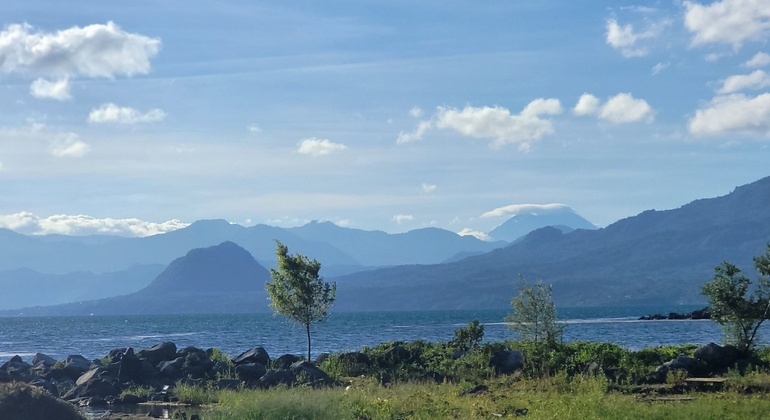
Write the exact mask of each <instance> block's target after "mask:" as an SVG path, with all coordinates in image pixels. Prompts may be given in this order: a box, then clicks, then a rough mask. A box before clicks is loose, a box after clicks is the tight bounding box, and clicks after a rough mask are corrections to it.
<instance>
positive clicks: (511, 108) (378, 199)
mask: <svg viewBox="0 0 770 420" xmlns="http://www.w3.org/2000/svg"><path fill="white" fill-rule="evenodd" d="M65 3H66V2H65ZM65 3H62V2H60V1H42V0H28V1H24V2H10V3H9V4H6V5H3V12H2V14H0V20H2V22H0V92H2V93H0V227H5V228H10V229H13V230H15V231H18V232H21V233H26V234H45V233H63V234H92V233H111V234H120V235H127V236H145V235H150V234H155V233H161V232H166V231H169V230H173V229H178V228H180V227H184V226H186V225H187V224H188V223H191V222H194V221H196V220H200V219H226V220H228V221H230V222H233V223H238V224H242V225H245V226H250V225H254V224H258V223H264V224H269V225H273V226H284V227H287V226H297V225H302V224H304V223H307V222H308V221H311V220H322V221H331V222H334V223H336V224H338V225H340V226H345V227H351V228H357V229H365V230H375V229H376V230H383V231H386V232H393V233H395V232H404V231H408V230H412V229H418V228H424V227H431V226H434V227H439V228H443V229H448V230H451V231H454V232H463V234H474V235H476V236H479V237H483V234H484V233H485V232H488V231H490V230H491V229H493V228H494V227H496V226H498V225H499V224H501V223H502V222H504V221H505V220H506V219H507V218H508V217H511V216H512V215H513V214H515V213H516V211H517V209H522V208H526V209H532V208H533V205H536V206H534V207H535V208H537V205H543V206H545V207H544V208H547V207H548V206H549V205H553V204H563V205H566V206H569V207H571V208H572V209H574V211H576V212H577V213H578V214H580V215H581V216H583V217H585V218H586V219H588V220H589V221H591V222H593V223H594V224H596V225H598V226H607V225H609V224H611V223H613V222H615V221H617V220H620V219H623V218H626V217H630V216H634V215H636V214H638V213H640V212H642V211H644V210H648V209H658V210H663V209H671V208H677V207H679V206H681V205H684V204H686V203H688V202H690V201H692V200H695V199H699V198H707V197H715V196H720V195H724V194H727V193H729V192H730V191H732V190H733V189H734V188H735V187H736V186H739V185H743V184H746V183H750V182H753V181H756V180H758V179H760V178H763V177H765V176H768V175H770V164H768V162H770V45H768V42H769V41H770V0H721V1H671V0H668V1H638V2H622V1H580V2H563V1H559V2H557V1H553V0H543V1H527V2H524V1H511V0H485V1H483V2H479V1H457V0H442V1H433V0H424V1H420V2H414V1H403V0H388V1H374V0H348V1H345V0H327V1H323V2H318V1H291V2H286V1H271V2H266V1H255V0H249V1H227V0H220V1H197V2H182V1H177V0H166V1H162V2H158V1H143V0H137V1H133V2H112V1H103V0H100V1H90V0H85V1H79V2H75V3H72V2H70V3H68V4H65ZM736 216H737V217H739V215H736Z"/></svg>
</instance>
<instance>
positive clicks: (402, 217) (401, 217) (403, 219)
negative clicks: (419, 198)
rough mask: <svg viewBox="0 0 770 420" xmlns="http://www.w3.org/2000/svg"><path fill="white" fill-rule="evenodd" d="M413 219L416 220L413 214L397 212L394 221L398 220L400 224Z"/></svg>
mask: <svg viewBox="0 0 770 420" xmlns="http://www.w3.org/2000/svg"><path fill="white" fill-rule="evenodd" d="M413 220H414V216H412V215H411V214H397V215H395V216H393V221H394V222H396V223H397V224H399V225H400V224H401V223H404V222H411V221H413Z"/></svg>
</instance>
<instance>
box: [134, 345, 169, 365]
mask: <svg viewBox="0 0 770 420" xmlns="http://www.w3.org/2000/svg"><path fill="white" fill-rule="evenodd" d="M137 355H138V356H139V357H140V358H144V359H146V360H147V361H148V362H150V363H152V364H153V365H154V366H158V364H159V363H160V362H165V361H168V360H174V359H176V357H177V356H176V344H174V343H172V342H170V341H166V342H163V343H160V344H156V345H154V346H152V347H150V348H149V349H142V350H139V352H138V354H137Z"/></svg>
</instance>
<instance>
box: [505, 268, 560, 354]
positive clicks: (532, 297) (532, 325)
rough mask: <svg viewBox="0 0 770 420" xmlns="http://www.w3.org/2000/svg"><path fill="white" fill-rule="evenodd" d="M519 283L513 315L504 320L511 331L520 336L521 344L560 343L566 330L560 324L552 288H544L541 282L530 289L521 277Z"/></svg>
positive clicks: (549, 286)
mask: <svg viewBox="0 0 770 420" xmlns="http://www.w3.org/2000/svg"><path fill="white" fill-rule="evenodd" d="M519 282H520V285H519V287H518V291H519V294H518V295H517V296H515V297H514V298H513V299H511V307H512V308H513V314H511V315H508V316H507V317H505V321H506V322H509V325H508V327H509V328H511V329H513V330H515V331H516V332H518V333H519V337H520V338H521V339H522V340H528V341H533V342H535V343H536V344H540V343H545V344H553V343H556V342H558V341H559V340H560V339H561V335H562V333H563V332H564V326H563V325H560V324H559V323H558V322H557V315H556V306H555V305H554V303H553V299H552V290H551V285H544V284H543V282H542V281H540V280H538V281H537V282H536V283H535V284H534V285H529V284H528V283H527V281H526V280H524V277H522V276H519Z"/></svg>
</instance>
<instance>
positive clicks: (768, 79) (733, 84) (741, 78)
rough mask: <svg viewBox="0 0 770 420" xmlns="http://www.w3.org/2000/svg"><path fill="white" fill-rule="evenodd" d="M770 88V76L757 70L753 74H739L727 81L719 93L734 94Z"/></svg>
mask: <svg viewBox="0 0 770 420" xmlns="http://www.w3.org/2000/svg"><path fill="white" fill-rule="evenodd" d="M768 86H770V74H767V73H765V72H764V71H762V70H755V71H754V72H752V73H751V74H739V75H736V76H730V77H728V78H727V79H725V81H724V83H723V84H722V87H721V88H720V89H719V90H718V91H717V93H722V94H724V93H733V92H738V91H741V90H744V89H762V88H765V87H768Z"/></svg>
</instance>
